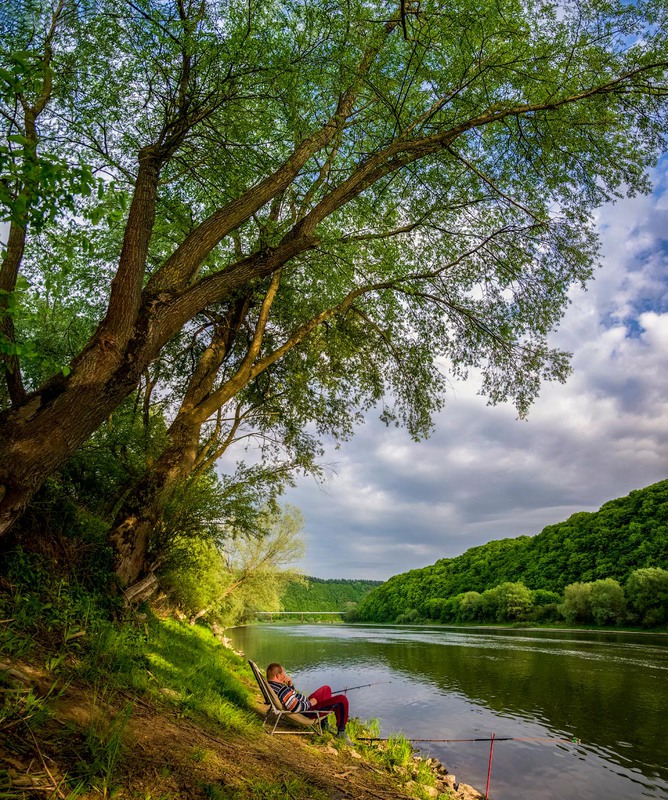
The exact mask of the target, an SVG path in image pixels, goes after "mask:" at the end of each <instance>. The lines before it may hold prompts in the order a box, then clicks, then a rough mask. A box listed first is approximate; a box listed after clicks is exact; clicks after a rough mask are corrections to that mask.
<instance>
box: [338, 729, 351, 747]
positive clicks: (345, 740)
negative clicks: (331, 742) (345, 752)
mask: <svg viewBox="0 0 668 800" xmlns="http://www.w3.org/2000/svg"><path fill="white" fill-rule="evenodd" d="M336 738H337V739H341V740H342V741H343V743H344V744H347V745H348V746H349V747H354V744H353V741H352V739H351V738H350V737H349V736H348V734H347V733H346V729H345V728H344V729H343V730H341V731H338V732H337V734H336Z"/></svg>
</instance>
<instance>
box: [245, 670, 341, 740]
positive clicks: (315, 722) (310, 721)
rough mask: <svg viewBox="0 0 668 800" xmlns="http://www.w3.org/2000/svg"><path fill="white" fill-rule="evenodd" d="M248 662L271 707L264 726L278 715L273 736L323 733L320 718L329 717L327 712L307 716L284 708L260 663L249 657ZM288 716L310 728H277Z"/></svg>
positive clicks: (266, 701) (265, 699) (289, 718)
mask: <svg viewBox="0 0 668 800" xmlns="http://www.w3.org/2000/svg"><path fill="white" fill-rule="evenodd" d="M248 663H249V664H250V668H251V669H252V670H253V675H255V680H256V681H257V685H258V686H259V687H260V691H261V692H262V697H263V698H264V702H265V704H266V705H267V706H269V708H268V709H267V713H266V714H265V717H264V720H263V721H262V727H263V728H265V730H266V726H267V721H268V720H269V717H270V716H271V715H272V714H273V715H274V716H275V717H276V721H275V722H274V727H273V728H272V729H271V731H270V734H271V735H272V736H273V735H274V734H275V733H294V734H299V735H301V734H308V733H322V720H321V719H320V717H321V716H325V718H326V717H327V715H326V714H323V715H320V714H318V713H317V712H314V714H313V716H312V717H311V716H306V715H305V714H295V713H294V712H293V711H288V710H287V709H285V708H283V706H282V705H281V701H280V700H279V699H278V696H277V695H276V692H275V691H274V690H273V689H272V688H271V686H270V685H269V681H268V680H267V679H266V678H265V676H264V675H263V673H262V672H261V670H260V668H259V667H258V665H257V664H256V663H255V662H254V661H251V660H250V659H248ZM284 717H285V718H286V719H288V720H290V721H291V722H296V723H297V724H299V725H302V726H303V727H306V728H308V730H307V731H296V730H287V731H279V730H276V728H277V727H278V724H279V722H280V721H281V720H282V719H283V718H284Z"/></svg>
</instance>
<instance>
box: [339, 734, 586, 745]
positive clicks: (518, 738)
mask: <svg viewBox="0 0 668 800" xmlns="http://www.w3.org/2000/svg"><path fill="white" fill-rule="evenodd" d="M355 738H356V739H357V741H358V742H387V741H389V740H390V739H391V738H393V737H386V738H382V737H380V736H357V737H355ZM408 741H409V742H438V743H441V742H555V743H561V744H582V740H581V739H577V738H575V737H573V738H572V739H553V738H552V737H550V736H484V737H480V738H478V739H408Z"/></svg>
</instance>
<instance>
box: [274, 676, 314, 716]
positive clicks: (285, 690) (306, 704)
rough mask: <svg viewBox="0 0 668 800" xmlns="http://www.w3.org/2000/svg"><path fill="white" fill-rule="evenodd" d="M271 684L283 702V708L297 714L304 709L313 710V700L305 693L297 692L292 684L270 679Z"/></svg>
mask: <svg viewBox="0 0 668 800" xmlns="http://www.w3.org/2000/svg"><path fill="white" fill-rule="evenodd" d="M269 685H270V686H271V688H272V689H273V690H274V692H276V695H277V696H278V699H279V700H280V701H281V703H282V704H283V708H286V709H287V710H288V711H292V712H294V713H295V714H300V713H301V712H302V711H310V710H311V701H310V700H309V699H308V697H307V696H306V695H305V694H302V693H301V692H296V691H295V690H294V689H293V688H292V686H288V685H287V684H286V683H278V681H269Z"/></svg>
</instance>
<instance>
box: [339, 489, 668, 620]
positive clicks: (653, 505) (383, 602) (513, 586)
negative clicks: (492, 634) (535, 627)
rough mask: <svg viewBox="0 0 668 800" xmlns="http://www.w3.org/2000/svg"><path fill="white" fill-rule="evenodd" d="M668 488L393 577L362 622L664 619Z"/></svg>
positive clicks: (368, 602) (364, 609) (360, 612)
mask: <svg viewBox="0 0 668 800" xmlns="http://www.w3.org/2000/svg"><path fill="white" fill-rule="evenodd" d="M667 568H668V481H661V482H660V483H656V484H653V485H652V486H648V487H646V488H645V489H640V490H637V491H634V492H631V493H630V494H629V495H628V496H626V497H621V498H619V499H617V500H611V501H610V502H608V503H605V505H603V506H602V507H601V508H600V510H599V511H597V512H594V513H587V512H581V513H577V514H573V516H571V517H569V519H567V520H566V521H565V522H561V523H558V524H556V525H549V526H547V527H546V528H545V529H544V530H543V531H542V532H541V533H539V534H537V535H536V536H520V537H518V538H516V539H501V540H498V541H493V542H489V543H488V544H486V545H482V546H480V547H473V548H471V549H470V550H467V551H466V552H465V553H463V554H462V555H461V556H458V557H457V558H451V559H448V558H444V559H441V560H440V561H437V562H436V563H435V564H434V565H432V566H430V567H425V568H423V569H416V570H411V571H410V572H406V573H403V574H401V575H395V576H394V577H392V578H390V579H389V580H388V581H386V582H385V583H384V584H382V585H381V586H380V587H378V588H377V589H375V590H373V591H372V592H371V593H370V594H369V595H367V596H366V597H365V598H364V600H363V601H362V602H361V603H360V604H359V607H358V609H357V610H356V612H355V615H354V616H355V619H357V620H359V621H368V622H371V621H373V622H412V621H419V620H424V619H431V620H436V621H443V622H476V621H477V622H492V621H500V622H502V621H521V620H535V621H558V620H566V621H568V622H583V623H594V624H621V625H624V624H631V625H638V624H640V625H646V626H655V625H660V624H663V623H664V622H666V621H667V620H668V571H667Z"/></svg>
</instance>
